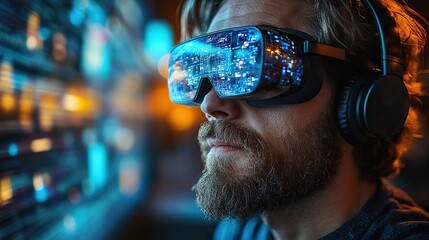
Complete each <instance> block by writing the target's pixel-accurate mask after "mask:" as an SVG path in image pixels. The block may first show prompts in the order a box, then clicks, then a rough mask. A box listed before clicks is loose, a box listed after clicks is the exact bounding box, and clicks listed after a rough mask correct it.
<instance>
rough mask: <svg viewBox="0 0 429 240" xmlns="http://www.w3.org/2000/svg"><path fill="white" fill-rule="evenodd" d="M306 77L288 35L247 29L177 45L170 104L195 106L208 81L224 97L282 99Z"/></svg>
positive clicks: (171, 67)
mask: <svg viewBox="0 0 429 240" xmlns="http://www.w3.org/2000/svg"><path fill="white" fill-rule="evenodd" d="M302 75H303V64H302V60H301V58H300V57H299V56H298V53H297V47H296V43H295V41H294V40H293V39H291V38H290V37H288V35H287V34H285V33H282V32H279V31H276V30H264V29H259V28H257V27H243V28H235V29H230V30H225V31H221V32H215V33H212V34H208V35H203V36H200V37H197V38H193V39H190V40H188V41H186V42H183V43H181V44H179V45H177V46H176V47H175V48H174V49H173V50H172V51H171V52H170V62H169V70H168V87H169V93H170V98H171V100H172V101H173V102H175V103H182V104H187V103H192V102H194V101H195V99H196V98H197V97H198V96H197V95H198V91H199V90H200V88H201V85H202V82H203V80H204V79H208V80H209V81H210V83H211V85H212V86H213V88H214V89H215V91H216V92H217V94H218V95H219V97H221V98H231V97H243V96H248V95H249V96H250V95H252V97H253V98H257V96H255V92H258V91H260V90H270V92H275V94H277V95H279V94H282V93H284V92H287V91H290V90H291V88H296V86H298V87H299V86H300V85H301V80H302ZM264 97H265V98H266V97H267V96H266V95H265V96H264ZM269 97H273V96H269Z"/></svg>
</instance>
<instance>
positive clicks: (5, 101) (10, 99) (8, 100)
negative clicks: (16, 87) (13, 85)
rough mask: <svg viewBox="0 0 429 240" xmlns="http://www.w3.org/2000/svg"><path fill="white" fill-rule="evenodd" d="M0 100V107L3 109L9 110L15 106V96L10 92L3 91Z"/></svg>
mask: <svg viewBox="0 0 429 240" xmlns="http://www.w3.org/2000/svg"><path fill="white" fill-rule="evenodd" d="M0 101H1V107H2V109H3V110H5V111H10V110H12V109H13V108H14V107H15V97H14V96H13V95H12V94H11V93H4V94H3V95H2V96H1V100H0Z"/></svg>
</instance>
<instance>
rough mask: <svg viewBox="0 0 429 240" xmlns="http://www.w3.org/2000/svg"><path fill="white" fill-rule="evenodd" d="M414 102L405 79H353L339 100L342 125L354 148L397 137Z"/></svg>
mask: <svg viewBox="0 0 429 240" xmlns="http://www.w3.org/2000/svg"><path fill="white" fill-rule="evenodd" d="M409 107H410V99H409V95H408V91H407V88H406V86H405V84H404V82H403V81H402V79H401V78H399V77H397V76H395V75H387V76H384V77H381V78H378V79H374V77H373V76H372V77H371V76H365V77H362V78H357V77H354V78H351V79H349V80H348V81H347V82H346V83H345V85H344V87H343V89H342V93H341V96H340V99H339V106H338V114H337V116H338V123H339V127H340V131H341V134H342V135H343V137H344V138H345V139H346V141H348V142H349V143H351V144H354V145H356V144H369V143H373V142H376V141H379V140H380V139H384V138H387V137H391V136H394V135H397V134H399V133H400V132H401V130H402V127H403V125H404V123H405V120H406V118H407V115H408V110H409Z"/></svg>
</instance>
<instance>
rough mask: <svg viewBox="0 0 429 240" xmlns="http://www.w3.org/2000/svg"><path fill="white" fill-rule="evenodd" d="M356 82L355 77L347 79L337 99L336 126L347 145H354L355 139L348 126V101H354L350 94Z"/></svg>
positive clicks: (356, 78)
mask: <svg viewBox="0 0 429 240" xmlns="http://www.w3.org/2000/svg"><path fill="white" fill-rule="evenodd" d="M357 82H358V77H357V76H353V77H351V78H349V79H347V80H346V81H345V83H344V85H343V86H342V89H341V91H340V96H339V98H338V111H337V119H338V126H339V129H340V132H341V135H342V136H343V137H344V139H346V141H347V142H349V143H356V139H355V137H354V134H353V132H352V129H351V126H350V121H351V119H350V117H351V116H350V114H349V106H350V101H352V100H353V99H354V98H353V97H352V92H353V89H354V87H355V85H356V83H357Z"/></svg>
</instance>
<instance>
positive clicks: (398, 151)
mask: <svg viewBox="0 0 429 240" xmlns="http://www.w3.org/2000/svg"><path fill="white" fill-rule="evenodd" d="M223 2H224V1H223V0H215V1H212V0H210V1H209V0H188V1H186V2H185V4H184V5H183V8H182V18H181V26H182V40H184V39H186V38H189V37H193V36H196V35H199V34H202V33H205V32H206V31H207V30H208V27H209V25H210V23H211V21H212V19H213V17H214V16H215V15H216V13H217V11H218V10H219V8H220V7H221V5H222V4H223ZM379 2H380V4H381V5H382V6H383V7H385V8H386V9H387V10H388V11H389V13H390V15H391V16H392V17H393V18H394V20H395V21H396V24H397V29H398V31H399V35H400V39H401V43H402V46H403V48H404V53H405V62H406V66H405V69H404V74H403V80H404V82H405V85H406V86H407V89H408V92H409V95H410V98H411V108H410V110H409V114H408V117H407V120H406V122H405V124H404V127H403V129H402V131H401V133H400V134H399V135H397V136H394V137H390V138H386V139H382V140H381V141H378V142H376V143H374V144H367V145H358V146H355V147H354V158H355V160H356V163H357V165H358V166H359V169H360V172H361V176H362V177H363V178H365V179H369V180H377V179H379V178H381V177H387V176H391V175H394V174H396V173H398V172H399V170H400V168H401V165H402V164H401V162H400V159H401V157H402V156H403V154H404V153H405V152H406V150H407V149H408V147H409V145H410V142H411V139H412V138H413V137H414V136H415V135H417V134H416V133H417V132H418V131H419V124H418V121H417V112H418V111H417V110H418V109H417V107H416V106H418V105H419V104H418V103H419V96H422V94H423V93H422V86H421V83H419V82H417V81H416V79H417V74H418V72H419V70H420V67H421V60H422V57H421V56H422V55H421V54H422V52H423V48H424V46H425V44H426V39H427V35H426V31H425V29H424V28H423V27H422V26H421V25H420V24H419V22H418V21H417V20H416V19H414V18H413V15H414V14H415V12H413V11H412V9H410V8H409V7H408V5H406V3H405V2H404V1H396V0H379ZM307 3H308V5H309V6H310V7H311V8H312V13H313V14H312V15H311V16H309V19H308V22H309V23H310V25H311V29H312V30H313V32H311V34H312V35H313V36H314V37H315V38H316V39H317V40H318V41H319V42H322V43H327V44H332V45H336V46H339V47H342V48H345V49H347V50H349V51H351V52H353V53H355V54H357V55H360V56H368V57H369V58H370V60H371V57H372V56H373V55H374V49H373V48H372V47H371V45H374V44H371V42H373V41H374V39H371V37H369V36H373V34H372V35H371V31H372V32H374V26H373V25H372V23H371V22H370V21H368V20H367V19H369V17H368V12H367V9H366V6H365V4H364V3H363V2H362V0H307ZM339 16H341V17H339ZM344 77H346V76H340V77H339V76H337V77H334V78H336V79H335V80H334V81H333V82H334V90H335V92H336V93H335V94H336V95H339V94H338V91H337V90H336V89H341V80H344ZM341 78H342V79H341ZM335 94H334V95H335ZM334 98H335V96H334ZM334 107H336V106H334Z"/></svg>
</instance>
